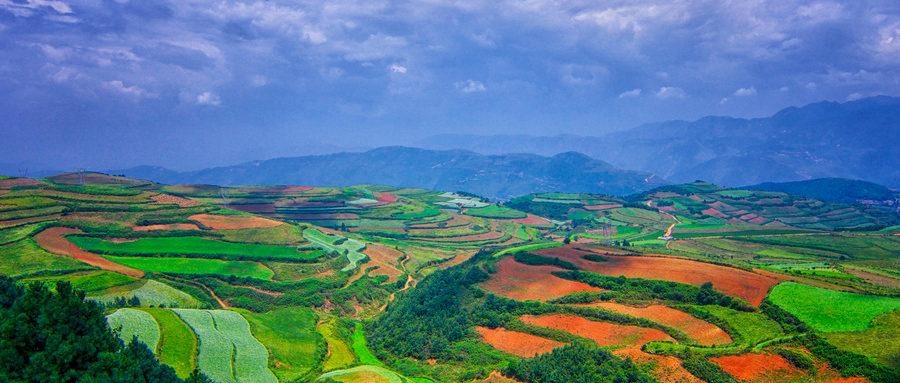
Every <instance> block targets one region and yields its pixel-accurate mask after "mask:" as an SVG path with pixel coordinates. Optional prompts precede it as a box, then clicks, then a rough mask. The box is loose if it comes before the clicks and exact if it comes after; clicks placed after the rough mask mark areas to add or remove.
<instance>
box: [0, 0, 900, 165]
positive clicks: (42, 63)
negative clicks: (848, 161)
mask: <svg viewBox="0 0 900 383" xmlns="http://www.w3.org/2000/svg"><path fill="white" fill-rule="evenodd" d="M898 64H900V9H898V5H896V4H895V2H894V1H888V0H879V1H866V2H858V1H849V0H845V1H828V0H826V1H798V0H780V1H774V0H772V1H762V0H748V1H713V0H703V1H677V0H676V1H671V0H667V1H662V0H637V1H635V0H627V1H626V0H613V1H604V2H596V1H587V0H569V1H549V0H532V1H527V2H523V1H512V0H509V1H496V2H484V1H475V0H457V1H437V0H428V1H378V0H376V1H368V0H367V1H363V0H338V1H279V0H270V1H231V0H226V1H221V0H215V1H212V0H192V1H172V2H166V1H159V0H153V1H129V0H78V1H65V0H15V1H13V0H0V90H2V91H3V95H0V120H3V121H11V122H7V123H6V124H7V125H6V126H4V127H3V128H4V129H3V131H0V136H2V137H0V138H3V139H6V140H13V141H11V142H17V143H20V145H19V147H29V148H34V150H33V151H28V152H24V151H23V152H21V153H8V154H7V156H8V157H9V159H8V160H7V159H0V161H7V162H8V161H12V160H16V161H17V160H21V159H27V158H26V157H28V156H31V155H32V154H33V153H36V152H40V151H41V150H43V151H44V152H46V153H48V154H53V155H54V156H57V157H59V153H60V152H61V151H59V150H56V148H54V145H53V140H52V139H46V138H45V139H42V141H37V140H36V139H34V138H29V137H33V136H34V135H29V134H23V133H22V132H26V133H27V132H28V131H29V130H40V131H42V132H43V131H47V132H51V133H52V131H53V129H59V130H61V131H64V132H71V131H79V132H82V134H80V135H78V136H76V137H74V138H71V139H72V140H76V141H77V140H79V138H78V137H97V136H108V134H107V133H108V132H114V138H120V139H123V140H128V142H133V143H137V144H139V145H141V146H142V147H143V148H144V149H142V150H141V151H127V150H122V149H120V147H121V146H122V145H121V144H116V143H114V142H112V139H110V140H106V143H100V144H97V145H99V146H96V149H95V150H93V151H90V152H84V153H81V154H79V153H78V152H77V151H74V152H73V151H71V150H70V151H66V153H69V154H67V156H71V158H72V159H76V160H78V161H84V162H87V163H89V165H91V166H93V165H94V164H106V163H110V162H115V161H118V162H117V164H123V165H127V164H138V163H156V164H163V165H168V166H175V167H182V168H185V167H187V168H190V167H199V166H207V165H211V164H216V163H229V162H233V161H235V160H237V159H238V158H237V157H229V153H238V152H253V153H259V152H265V148H266V147H270V146H271V147H274V146H272V145H274V144H273V142H278V145H280V146H281V147H285V146H288V147H289V146H291V145H292V144H294V143H298V144H297V145H298V146H299V145H300V143H309V142H314V141H322V142H328V143H334V144H338V145H345V146H357V145H380V144H389V143H408V142H412V141H414V140H415V139H417V138H420V137H422V136H424V135H429V134H435V133H443V132H449V131H463V132H472V133H488V132H502V133H533V134H558V133H575V134H597V133H602V132H604V131H609V130H613V129H622V128H627V127H631V126H634V125H636V124H638V123H641V122H648V121H657V120H664V119H673V118H685V119H693V118H699V117H702V116H704V115H709V114H717V115H722V114H726V115H734V116H759V115H766V114H770V113H773V112H775V111H777V110H778V109H780V108H783V107H786V106H790V105H802V104H805V103H808V102H815V101H820V100H823V99H829V100H836V101H843V100H846V99H855V98H860V97H866V96H870V95H875V94H888V95H898V93H900V92H898V88H900V65H898ZM55 113H58V114H61V115H57V116H54V114H55ZM69 113H76V114H78V117H77V118H67V116H66V115H65V114H69ZM248 131H251V132H255V133H254V134H247V133H246V132H248ZM50 136H52V135H50ZM61 136H65V134H63V135H61ZM29 140H30V141H29ZM82 140H84V141H87V140H88V138H83V139H82ZM248 147H252V148H253V149H252V150H250V149H247V148H248ZM154 148H157V149H154ZM209 148H215V149H214V150H210V149H209ZM256 148H260V149H259V150H257V149H256ZM156 152H158V153H170V154H171V153H183V155H184V156H185V158H190V159H191V161H193V162H190V163H185V162H184V161H181V160H179V159H178V158H172V159H170V160H167V161H169V162H168V163H167V162H165V161H162V160H159V159H156V158H154V159H151V160H147V159H145V158H144V157H142V156H151V157H152V156H153V153H156ZM135 153H139V155H138V154H135ZM279 153H281V152H279ZM273 155H274V153H273ZM63 157H65V156H63ZM240 159H241V160H243V159H249V158H240ZM107 167H113V165H109V166H107Z"/></svg>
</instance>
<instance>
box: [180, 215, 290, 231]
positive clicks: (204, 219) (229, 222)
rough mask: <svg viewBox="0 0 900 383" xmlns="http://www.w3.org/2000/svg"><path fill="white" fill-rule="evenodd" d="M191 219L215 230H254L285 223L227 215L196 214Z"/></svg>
mask: <svg viewBox="0 0 900 383" xmlns="http://www.w3.org/2000/svg"><path fill="white" fill-rule="evenodd" d="M188 218H189V219H192V220H195V221H198V222H200V223H202V224H204V225H206V226H209V227H211V228H213V229H215V230H229V229H253V228H263V227H276V226H281V225H282V223H283V222H279V221H275V220H271V219H268V218H262V217H235V216H227V215H211V214H195V215H192V216H190V217H188Z"/></svg>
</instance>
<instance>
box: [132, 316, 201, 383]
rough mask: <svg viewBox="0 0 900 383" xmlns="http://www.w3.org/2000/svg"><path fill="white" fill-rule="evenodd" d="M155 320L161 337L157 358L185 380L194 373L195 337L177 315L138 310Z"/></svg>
mask: <svg viewBox="0 0 900 383" xmlns="http://www.w3.org/2000/svg"><path fill="white" fill-rule="evenodd" d="M140 310H141V311H144V312H146V313H149V314H150V315H153V318H154V319H156V322H157V323H158V324H159V329H160V332H161V333H162V336H161V338H160V341H159V346H158V347H157V354H156V355H157V357H158V358H159V360H160V362H163V363H165V364H167V365H169V366H171V367H172V368H174V369H175V373H176V374H178V376H179V377H181V378H185V377H187V376H188V375H190V373H191V371H194V368H195V367H196V364H195V362H194V361H195V359H196V357H197V336H196V335H194V332H193V331H191V328H190V327H188V326H187V324H185V323H184V322H183V321H182V320H181V318H179V317H178V315H177V314H175V313H174V312H172V311H171V310H166V309H146V308H145V309H140Z"/></svg>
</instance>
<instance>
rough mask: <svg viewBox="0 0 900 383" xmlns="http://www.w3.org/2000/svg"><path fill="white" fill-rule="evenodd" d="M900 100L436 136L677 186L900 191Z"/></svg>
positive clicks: (450, 143)
mask: <svg viewBox="0 0 900 383" xmlns="http://www.w3.org/2000/svg"><path fill="white" fill-rule="evenodd" d="M898 114H900V98H892V97H885V96H879V97H872V98H866V99H861V100H857V101H851V102H846V103H842V104H841V103H834V102H820V103H815V104H810V105H806V106H803V107H799V108H797V107H792V108H787V109H784V110H781V111H779V112H778V113H776V114H774V115H772V116H770V117H764V118H756V119H741V118H730V117H705V118H702V119H699V120H697V121H692V122H687V121H668V122H660V123H652V124H646V125H642V126H638V127H635V128H633V129H630V130H626V131H621V132H616V133H611V134H607V135H603V136H599V137H580V136H571V135H564V136H557V137H534V136H524V135H501V136H488V137H477V136H453V135H443V136H436V137H433V138H431V139H428V140H425V141H423V142H421V143H420V145H421V146H422V147H425V148H431V149H451V148H462V149H469V150H474V151H477V152H480V153H486V154H491V153H497V152H505V153H510V152H526V153H537V154H541V155H553V154H556V153H560V152H565V151H573V150H574V151H578V152H581V153H585V154H587V155H589V156H591V157H594V158H598V159H601V160H603V161H607V162H609V163H610V164H613V165H615V166H617V167H620V168H622V169H634V170H640V171H644V172H649V173H653V174H655V175H657V176H659V177H662V178H665V179H667V180H670V181H673V182H691V181H693V180H696V179H703V180H707V181H710V182H713V183H715V184H719V185H725V186H732V187H737V186H742V185H753V184H759V183H763V182H787V181H799V180H808V179H813V178H826V177H841V178H852V179H860V180H866V181H870V182H875V183H879V184H883V185H887V186H889V187H895V188H896V187H900V170H898V169H900V149H898V148H897V146H896V145H895V143H896V142H898V141H900V122H898V120H897V119H896V118H895V117H896V116H897V115H898Z"/></svg>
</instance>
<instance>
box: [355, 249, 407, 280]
mask: <svg viewBox="0 0 900 383" xmlns="http://www.w3.org/2000/svg"><path fill="white" fill-rule="evenodd" d="M363 254H365V255H368V256H369V261H368V262H366V263H364V264H363V265H362V267H361V269H362V270H365V269H368V268H370V267H372V266H378V268H377V269H375V270H372V271H370V272H369V275H386V276H387V277H388V283H394V282H397V278H399V277H400V275H402V274H403V271H401V270H400V269H398V268H397V266H396V265H397V260H398V259H400V258H401V257H403V253H402V252H400V251H398V250H395V249H392V248H390V247H385V246H380V245H371V244H370V245H367V246H366V249H365V250H363ZM360 274H362V273H360Z"/></svg>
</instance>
